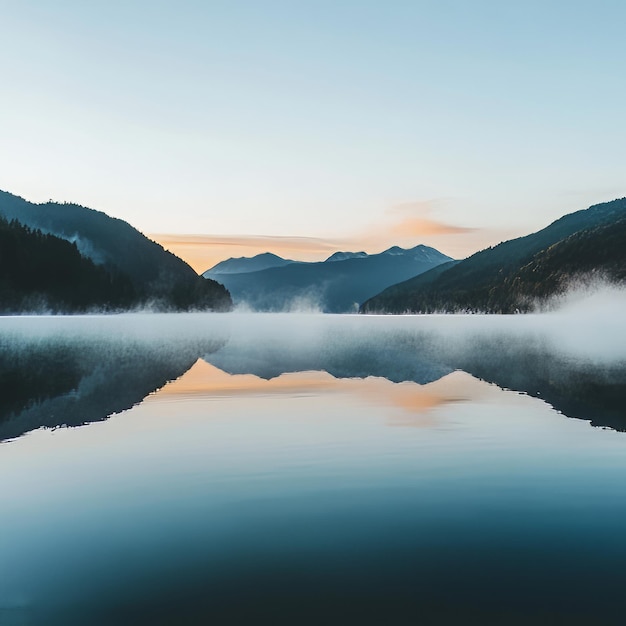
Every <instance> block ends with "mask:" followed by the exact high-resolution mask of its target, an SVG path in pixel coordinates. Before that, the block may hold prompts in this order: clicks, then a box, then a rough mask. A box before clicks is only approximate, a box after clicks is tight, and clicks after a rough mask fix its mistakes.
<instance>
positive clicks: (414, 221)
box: [150, 200, 520, 272]
mask: <svg viewBox="0 0 626 626" xmlns="http://www.w3.org/2000/svg"><path fill="white" fill-rule="evenodd" d="M445 204H446V201H445V200H419V201H414V202H405V203H402V204H397V205H394V206H392V207H389V208H388V209H387V210H386V211H385V212H384V213H383V215H382V216H381V219H380V220H378V221H376V222H373V223H370V224H368V225H366V226H365V227H364V228H362V229H361V230H356V231H355V232H354V233H351V234H349V235H346V236H343V237H341V236H339V237H301V236H272V235H172V234H153V235H150V237H151V238H152V239H154V240H155V241H157V242H158V243H160V244H161V245H162V246H163V247H165V248H166V249H168V250H171V251H172V252H173V253H174V254H176V255H178V256H180V257H181V258H183V259H184V260H185V261H187V262H188V263H189V264H190V265H191V266H192V267H193V268H194V269H195V270H196V271H197V272H204V271H205V270H207V269H209V268H211V267H213V266H214V265H216V264H217V263H219V262H220V261H223V260H224V259H228V258H230V257H241V256H247V257H250V256H254V255H256V254H259V253H261V252H273V253H274V254H278V255H279V256H282V257H284V258H293V259H295V260H300V261H321V260H323V259H325V258H327V257H328V256H329V255H330V254H332V253H333V252H336V251H338V250H349V251H357V250H364V251H366V252H369V253H376V252H382V251H383V250H385V249H386V248H389V247H390V246H393V245H399V246H402V247H413V246H416V245H418V244H425V245H429V246H432V247H434V248H437V249H438V250H440V251H441V252H444V253H445V254H448V255H450V256H452V257H454V258H464V257H466V256H469V255H470V254H472V253H474V252H476V251H477V250H480V249H482V248H485V247H487V246H489V245H494V244H497V243H500V242H501V241H504V240H505V239H508V238H510V237H513V236H517V235H519V234H520V233H517V232H513V231H504V230H497V229H494V228H486V227H480V228H479V227H474V226H470V225H468V224H463V223H453V222H452V221H450V220H446V219H444V218H441V217H440V214H441V213H445Z"/></svg>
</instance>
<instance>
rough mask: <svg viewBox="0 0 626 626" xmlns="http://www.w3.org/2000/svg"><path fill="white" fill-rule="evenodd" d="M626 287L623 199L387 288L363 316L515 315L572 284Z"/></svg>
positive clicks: (369, 302)
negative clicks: (584, 282) (609, 283)
mask: <svg viewBox="0 0 626 626" xmlns="http://www.w3.org/2000/svg"><path fill="white" fill-rule="evenodd" d="M593 278H603V279H606V280H609V281H613V282H618V283H624V282H626V198H621V199H618V200H614V201H612V202H606V203H603V204H598V205H594V206H592V207H590V208H588V209H586V210H582V211H577V212H575V213H571V214H569V215H566V216H564V217H562V218H561V219H559V220H557V221H556V222H553V223H552V224H550V225H549V226H547V227H546V228H544V229H543V230H540V231H539V232H536V233H533V234H531V235H527V236H525V237H520V238H518V239H512V240H510V241H505V242H503V243H501V244H499V245H497V246H495V247H493V248H488V249H486V250H482V251H481V252H477V253H476V254H474V255H473V256H471V257H469V258H467V259H465V260H463V261H452V262H449V263H446V264H441V265H439V266H438V267H436V268H434V269H433V270H430V271H429V272H426V273H423V274H421V275H419V276H416V277H414V278H411V279H409V280H407V281H404V282H402V283H399V284H396V285H393V286H390V287H388V288H387V289H385V290H384V291H382V292H381V293H380V294H378V295H376V296H374V297H372V298H370V299H369V300H367V301H365V302H364V303H363V305H362V306H361V309H360V310H361V312H364V313H407V312H412V313H432V312H466V311H470V312H471V311H480V312H487V313H514V312H526V311H531V310H533V309H534V308H535V307H536V306H537V304H541V303H543V302H545V301H546V300H547V299H549V298H550V297H552V296H555V295H559V294H560V293H563V292H564V291H565V290H566V289H567V288H568V286H569V285H570V284H571V283H572V281H576V280H590V279H593Z"/></svg>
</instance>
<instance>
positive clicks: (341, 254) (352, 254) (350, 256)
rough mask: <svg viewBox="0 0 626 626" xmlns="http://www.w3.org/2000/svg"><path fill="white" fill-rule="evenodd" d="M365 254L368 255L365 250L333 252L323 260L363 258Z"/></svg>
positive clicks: (329, 261)
mask: <svg viewBox="0 0 626 626" xmlns="http://www.w3.org/2000/svg"><path fill="white" fill-rule="evenodd" d="M367 256H369V254H367V252H335V253H334V254H331V255H330V256H329V257H328V258H327V259H326V261H325V262H326V263H333V262H334V261H345V260H346V259H364V258H365V257H367Z"/></svg>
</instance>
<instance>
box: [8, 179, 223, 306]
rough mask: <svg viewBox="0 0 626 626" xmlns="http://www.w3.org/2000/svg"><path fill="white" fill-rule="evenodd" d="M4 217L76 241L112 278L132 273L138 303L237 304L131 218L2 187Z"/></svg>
mask: <svg viewBox="0 0 626 626" xmlns="http://www.w3.org/2000/svg"><path fill="white" fill-rule="evenodd" d="M0 216H4V217H5V218H6V219H7V220H17V221H18V222H19V223H21V224H23V225H24V226H28V227H29V228H31V229H39V230H41V231H42V232H43V233H45V234H51V235H55V236H56V237H59V238H61V239H65V240H67V241H69V242H72V243H73V244H75V246H76V248H77V250H78V251H79V252H80V253H81V254H82V255H83V256H86V257H88V258H90V259H91V260H92V261H93V262H94V263H95V264H97V265H99V266H101V267H102V268H104V269H106V270H107V271H108V273H109V274H110V275H111V276H115V275H117V274H123V275H125V276H127V277H128V278H129V279H130V281H131V282H132V286H133V289H134V297H133V303H134V304H140V303H142V302H149V303H150V304H152V305H153V306H157V307H159V308H165V309H176V310H186V309H194V308H198V309H220V310H221V309H227V308H230V306H231V301H230V295H229V294H228V292H227V291H226V290H225V289H224V287H223V286H222V285H219V284H218V283H215V282H214V281H211V280H205V279H202V278H200V277H199V276H198V275H197V274H196V272H194V270H193V269H192V268H191V267H190V266H189V265H187V264H186V263H185V262H184V261H183V260H182V259H179V258H178V257H177V256H175V255H173V254H172V253H171V252H168V251H166V250H164V249H163V248H162V246H160V245H159V244H157V243H155V242H154V241H151V240H150V239H148V238H147V237H146V236H145V235H143V234H142V233H140V232H139V231H138V230H136V229H135V228H133V227H132V226H131V225H130V224H128V223H127V222H124V221H123V220H120V219H117V218H113V217H110V216H108V215H106V214H105V213H102V212H101V211H95V210H93V209H89V208H86V207H82V206H79V205H77V204H58V203H55V202H47V203H44V204H33V203H31V202H28V201H26V200H24V199H23V198H20V197H18V196H14V195H12V194H10V193H7V192H5V191H0ZM76 289H78V287H76ZM111 304H112V305H114V306H117V304H116V303H113V302H112V303H111Z"/></svg>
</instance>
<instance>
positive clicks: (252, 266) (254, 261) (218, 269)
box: [202, 252, 295, 278]
mask: <svg viewBox="0 0 626 626" xmlns="http://www.w3.org/2000/svg"><path fill="white" fill-rule="evenodd" d="M289 263H295V261H290V260H288V259H283V258H282V257H279V256H278V255H276V254H272V253H271V252H263V253H262V254H257V255H256V256H253V257H245V256H242V257H237V258H232V259H226V261H222V262H221V263H218V264H217V265H214V266H213V267H211V268H210V269H208V270H207V271H206V272H204V273H203V274H202V275H203V276H204V277H205V278H212V277H214V276H218V275H221V274H245V273H247V272H258V271H260V270H266V269H268V268H270V267H282V266H283V265H288V264H289Z"/></svg>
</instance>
